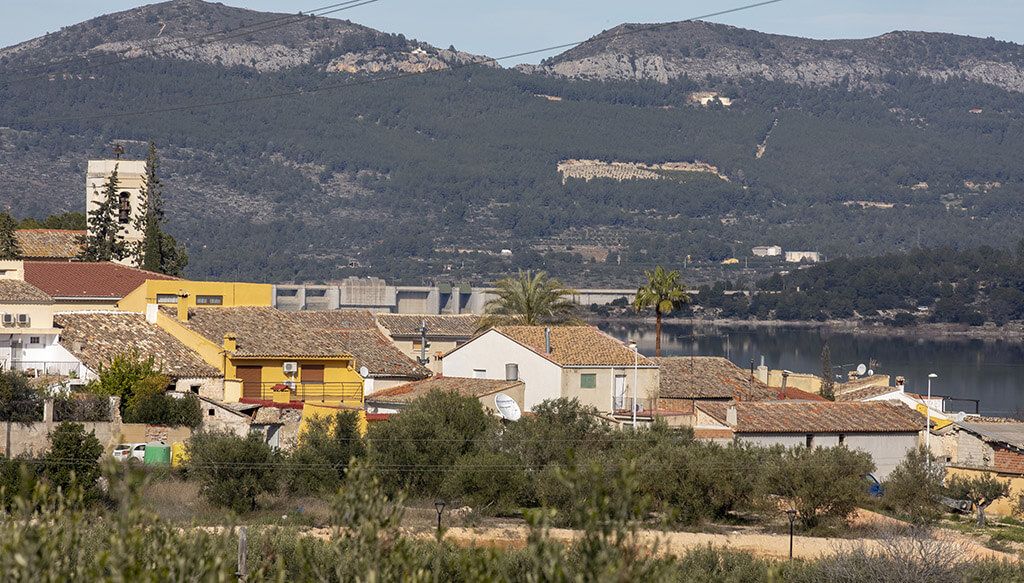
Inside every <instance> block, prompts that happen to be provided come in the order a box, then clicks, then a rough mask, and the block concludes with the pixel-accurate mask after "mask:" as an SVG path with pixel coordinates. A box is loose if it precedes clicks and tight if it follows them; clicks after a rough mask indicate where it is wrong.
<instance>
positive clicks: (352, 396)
mask: <svg viewBox="0 0 1024 583" xmlns="http://www.w3.org/2000/svg"><path fill="white" fill-rule="evenodd" d="M283 390H287V391H288V393H289V397H288V400H289V401H328V402H332V401H333V402H337V401H343V402H346V403H362V402H363V383H361V382H343V383H303V382H298V381H289V382H281V383H260V390H259V396H258V397H257V396H255V395H254V391H253V390H252V388H251V385H250V384H249V383H245V384H243V385H242V397H243V398H247V399H259V400H261V401H272V400H273V399H274V395H275V394H276V393H278V391H283Z"/></svg>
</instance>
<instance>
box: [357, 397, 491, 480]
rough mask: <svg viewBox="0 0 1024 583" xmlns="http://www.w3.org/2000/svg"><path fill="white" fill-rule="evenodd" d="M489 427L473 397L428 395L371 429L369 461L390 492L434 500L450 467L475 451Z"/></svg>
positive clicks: (489, 420) (482, 411)
mask: <svg viewBox="0 0 1024 583" xmlns="http://www.w3.org/2000/svg"><path fill="white" fill-rule="evenodd" d="M494 423H496V422H495V421H494V419H492V418H491V416H490V415H488V414H487V413H486V412H484V410H483V408H482V407H481V406H480V402H479V401H477V400H476V399H474V398H473V397H461V396H459V395H458V394H456V393H454V392H441V391H433V392H431V393H429V394H427V395H424V396H423V397H420V398H419V399H416V400H415V401H413V402H412V403H410V404H409V405H408V406H407V407H406V408H405V409H404V410H403V411H402V412H401V413H399V414H398V415H394V416H392V417H391V419H389V420H388V422H387V423H381V424H379V425H374V426H372V427H371V428H370V431H369V434H368V436H367V437H368V441H369V445H370V447H369V459H370V462H371V465H372V466H373V467H375V468H376V469H377V470H378V471H379V472H380V474H381V479H382V481H383V483H384V484H385V485H386V486H387V487H388V488H389V489H391V490H392V491H394V490H396V489H399V488H401V489H404V490H405V491H406V492H407V493H409V494H410V495H413V496H417V495H426V496H436V495H437V494H439V493H440V488H441V484H442V483H443V482H444V480H445V478H446V476H447V474H448V472H449V471H450V470H451V468H452V466H454V465H455V462H456V461H457V460H458V459H459V458H460V457H461V456H463V455H466V454H468V453H471V452H474V451H476V449H477V447H478V445H479V443H478V442H479V441H480V440H482V439H483V438H485V437H486V436H487V435H488V434H489V430H490V429H491V428H492V427H494Z"/></svg>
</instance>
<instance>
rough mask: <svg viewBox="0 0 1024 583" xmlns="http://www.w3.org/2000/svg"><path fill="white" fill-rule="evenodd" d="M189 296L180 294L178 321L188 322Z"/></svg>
mask: <svg viewBox="0 0 1024 583" xmlns="http://www.w3.org/2000/svg"><path fill="white" fill-rule="evenodd" d="M187 300H188V294H187V293H184V292H179V293H178V321H179V322H188V301H187Z"/></svg>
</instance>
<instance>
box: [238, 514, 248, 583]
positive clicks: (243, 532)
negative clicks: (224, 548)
mask: <svg viewBox="0 0 1024 583" xmlns="http://www.w3.org/2000/svg"><path fill="white" fill-rule="evenodd" d="M248 554H249V529H248V527H245V526H240V527H238V572H237V573H236V574H237V575H238V580H239V581H242V582H244V581H245V580H246V579H247V578H248V577H249V567H248V565H246V559H248Z"/></svg>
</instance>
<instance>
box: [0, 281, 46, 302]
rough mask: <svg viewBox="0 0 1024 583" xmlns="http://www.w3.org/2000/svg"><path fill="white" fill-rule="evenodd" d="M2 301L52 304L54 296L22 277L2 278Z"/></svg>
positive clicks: (0, 283)
mask: <svg viewBox="0 0 1024 583" xmlns="http://www.w3.org/2000/svg"><path fill="white" fill-rule="evenodd" d="M0 303H19V304H21V303H28V304H52V303H53V298H51V297H50V296H48V295H46V293H44V292H43V290H41V289H39V288H37V287H36V286H34V285H32V284H30V283H27V282H24V281H21V280H20V279H0Z"/></svg>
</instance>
